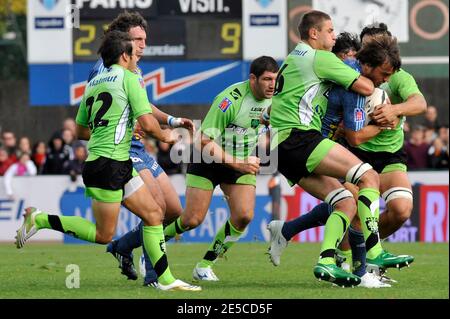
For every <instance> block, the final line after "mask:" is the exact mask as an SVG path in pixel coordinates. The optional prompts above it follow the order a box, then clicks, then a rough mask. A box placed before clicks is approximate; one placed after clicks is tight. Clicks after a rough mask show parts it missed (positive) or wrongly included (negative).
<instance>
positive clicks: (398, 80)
mask: <svg viewBox="0 0 450 319" xmlns="http://www.w3.org/2000/svg"><path fill="white" fill-rule="evenodd" d="M388 86H389V91H390V92H391V94H392V97H393V98H392V99H391V100H392V101H391V102H392V103H401V102H403V101H406V100H407V99H408V98H409V97H410V96H411V95H413V94H420V95H422V92H420V90H419V87H418V86H417V83H416V80H415V79H414V77H413V76H412V75H411V74H409V73H408V72H406V71H405V70H403V69H400V70H399V71H398V72H395V73H394V74H393V75H392V76H391V77H390V79H389V81H388Z"/></svg>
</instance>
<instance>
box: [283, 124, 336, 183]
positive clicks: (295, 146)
mask: <svg viewBox="0 0 450 319" xmlns="http://www.w3.org/2000/svg"><path fill="white" fill-rule="evenodd" d="M324 140H327V141H328V142H329V143H326V145H327V147H330V145H332V144H335V143H334V142H332V141H331V140H329V139H327V138H326V137H323V136H322V134H321V133H320V132H318V131H316V130H308V131H302V130H299V129H296V128H294V129H292V131H291V134H290V135H289V137H288V138H287V139H285V140H284V141H283V142H281V143H280V144H279V145H278V147H277V148H278V171H279V172H280V173H281V174H283V175H284V176H285V177H286V178H287V179H288V181H289V184H291V186H292V185H294V184H296V183H298V182H299V181H300V180H301V179H302V178H303V177H307V176H309V175H311V173H312V171H310V170H309V169H308V166H307V164H308V159H309V157H310V155H311V153H312V152H313V151H314V150H315V149H316V147H317V146H318V145H319V144H320V143H322V141H324ZM316 164H318V163H316ZM316 166H317V165H316Z"/></svg>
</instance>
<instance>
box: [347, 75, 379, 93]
mask: <svg viewBox="0 0 450 319" xmlns="http://www.w3.org/2000/svg"><path fill="white" fill-rule="evenodd" d="M374 88H375V87H374V85H373V82H372V81H371V80H370V79H369V78H366V77H365V76H363V75H361V76H360V77H359V78H358V79H357V80H356V81H355V82H353V84H352V86H350V89H351V90H352V91H355V92H356V93H359V94H361V95H364V96H369V95H371V94H372V93H373V90H374Z"/></svg>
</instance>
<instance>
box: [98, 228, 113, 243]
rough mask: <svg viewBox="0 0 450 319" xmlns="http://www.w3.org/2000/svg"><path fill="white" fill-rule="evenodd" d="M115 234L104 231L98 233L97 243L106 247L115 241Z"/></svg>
mask: <svg viewBox="0 0 450 319" xmlns="http://www.w3.org/2000/svg"><path fill="white" fill-rule="evenodd" d="M113 236H114V234H113V232H108V231H102V232H99V231H97V233H96V235H95V242H96V243H97V244H101V245H106V244H108V243H110V242H111V241H112V239H113Z"/></svg>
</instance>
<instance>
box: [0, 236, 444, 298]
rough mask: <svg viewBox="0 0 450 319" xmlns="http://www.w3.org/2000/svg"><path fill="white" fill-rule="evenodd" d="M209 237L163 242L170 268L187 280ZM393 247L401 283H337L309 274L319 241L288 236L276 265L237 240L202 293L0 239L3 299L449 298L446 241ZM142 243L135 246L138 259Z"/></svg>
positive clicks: (83, 255)
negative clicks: (69, 283) (75, 284)
mask: <svg viewBox="0 0 450 319" xmlns="http://www.w3.org/2000/svg"><path fill="white" fill-rule="evenodd" d="M207 246H208V245H207V244H185V243H173V244H172V243H171V244H168V245H167V249H168V257H169V263H170V266H171V270H172V273H173V274H174V275H175V276H176V277H177V278H180V279H182V280H185V281H191V278H192V269H193V267H194V265H195V264H196V262H197V261H199V260H200V259H201V258H202V256H203V255H204V253H205V251H206V248H207ZM384 246H385V248H386V249H388V250H389V251H390V252H392V253H396V254H411V255H414V256H415V258H416V259H415V261H414V263H413V264H412V265H411V267H410V268H404V269H402V270H401V271H398V270H395V269H392V270H389V272H388V275H389V276H391V277H392V278H394V279H396V280H397V281H398V283H396V284H393V287H392V288H384V289H367V288H354V289H351V288H346V289H342V288H337V287H332V285H331V284H330V283H327V282H319V281H317V280H316V279H315V278H314V275H313V273H312V269H313V266H314V264H315V262H316V261H317V258H318V254H319V249H320V245H319V244H298V243H291V244H290V245H289V246H288V247H287V249H286V250H285V252H284V254H283V256H282V259H281V265H280V266H279V267H274V266H272V264H271V263H270V262H269V259H268V256H266V255H265V252H266V250H267V247H268V244H267V243H237V244H236V245H235V246H233V248H232V249H230V251H229V252H228V253H227V259H220V260H219V261H218V262H217V264H216V266H215V272H216V274H217V276H218V277H219V278H220V281H219V282H211V283H208V282H206V283H203V282H202V283H200V285H201V286H202V287H203V291H202V292H197V293H187V292H161V291H157V290H154V289H152V288H147V287H143V286H142V278H139V279H138V280H137V281H129V280H126V278H125V277H124V276H123V275H121V274H120V269H119V268H118V267H117V261H116V260H115V259H114V258H113V257H112V255H111V254H108V253H105V247H104V246H100V245H62V244H34V243H31V244H27V245H26V246H25V248H23V249H21V250H18V249H16V248H15V247H14V245H13V244H12V243H11V244H1V245H0V256H1V258H0V260H1V261H0V264H1V265H0V287H1V289H0V299H5V298H6V299H9V298H14V299H28V298H44V299H47V298H49V299H60V298H62V299H77V298H87V299H95V298H108V299H109V298H121V299H122V298H132V299H135V298H139V299H140V298H149V299H175V298H176V299H209V298H216V299H267V298H274V299H325V298H326V299H430V298H432V299H448V298H449V245H448V243H446V244H424V243H413V244H391V243H385V244H384ZM140 254H141V249H138V250H136V251H135V264H136V266H137V265H138V257H139V256H140ZM69 264H75V265H78V267H79V269H80V287H79V288H74V289H68V288H67V287H66V278H67V276H69V275H70V273H69V272H66V267H67V265H69Z"/></svg>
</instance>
